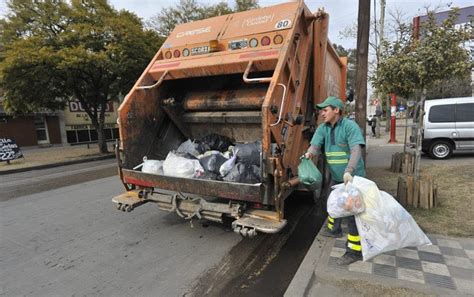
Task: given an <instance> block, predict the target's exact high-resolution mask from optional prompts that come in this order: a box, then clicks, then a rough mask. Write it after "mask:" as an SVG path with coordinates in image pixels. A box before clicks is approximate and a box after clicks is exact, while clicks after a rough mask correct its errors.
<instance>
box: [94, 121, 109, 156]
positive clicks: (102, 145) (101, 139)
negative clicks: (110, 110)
mask: <svg viewBox="0 0 474 297" xmlns="http://www.w3.org/2000/svg"><path fill="white" fill-rule="evenodd" d="M98 124H99V125H98V127H96V130H97V144H98V146H99V152H100V153H101V154H107V153H108V152H109V151H108V149H107V142H106V139H105V133H104V123H103V122H102V123H100V121H99V123H98Z"/></svg>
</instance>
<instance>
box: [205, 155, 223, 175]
mask: <svg viewBox="0 0 474 297" xmlns="http://www.w3.org/2000/svg"><path fill="white" fill-rule="evenodd" d="M225 161H227V159H226V158H225V157H224V156H222V155H221V154H212V155H209V156H207V157H203V158H201V159H199V163H201V165H202V167H203V168H204V170H206V171H207V172H212V173H216V174H219V168H221V165H222V164H224V162H225Z"/></svg>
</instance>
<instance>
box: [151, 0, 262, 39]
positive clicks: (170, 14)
mask: <svg viewBox="0 0 474 297" xmlns="http://www.w3.org/2000/svg"><path fill="white" fill-rule="evenodd" d="M254 8H258V3H257V0H235V5H234V7H233V8H231V7H230V6H229V5H228V4H227V2H225V1H221V2H219V3H217V4H215V5H206V4H202V3H199V2H198V1H197V0H180V1H179V3H178V4H177V5H176V6H169V7H166V8H163V9H162V10H161V12H160V13H158V14H157V15H155V16H154V17H152V18H151V19H150V20H148V22H147V25H148V26H149V27H150V28H152V29H154V30H155V31H156V32H158V34H159V35H160V36H162V37H166V36H168V35H169V34H170V33H171V31H173V29H174V27H175V26H176V25H179V24H183V23H188V22H192V21H197V20H202V19H206V18H210V17H215V16H219V15H225V14H229V13H233V12H239V11H245V10H249V9H254Z"/></svg>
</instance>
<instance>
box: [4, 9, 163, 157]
mask: <svg viewBox="0 0 474 297" xmlns="http://www.w3.org/2000/svg"><path fill="white" fill-rule="evenodd" d="M7 5H8V8H9V14H8V15H7V17H6V18H5V19H3V20H2V21H1V26H2V27H3V29H4V31H3V32H4V34H3V35H2V36H1V37H0V38H1V42H0V44H2V45H3V46H4V47H5V50H4V52H3V54H2V56H0V75H1V80H0V88H3V90H4V91H5V94H4V98H5V106H6V108H7V110H9V111H10V112H12V113H25V112H30V111H36V110H39V109H42V108H48V109H52V110H55V109H62V108H64V106H65V104H66V103H67V101H69V100H78V101H79V102H80V103H81V104H82V106H83V107H84V109H85V111H86V113H87V114H88V116H89V118H90V120H91V123H92V125H93V126H94V128H95V129H96V130H97V135H98V145H99V150H100V152H101V153H105V152H107V145H106V142H105V134H104V130H103V128H104V118H105V110H106V106H107V104H108V103H109V102H111V101H114V100H117V99H118V96H119V94H120V93H122V94H125V93H127V92H128V91H129V90H130V88H131V87H132V86H133V84H134V82H135V81H136V80H137V78H138V76H139V75H140V74H141V72H142V71H143V69H144V68H145V67H146V65H147V64H148V63H149V61H150V60H151V58H152V57H153V55H154V54H155V52H156V51H157V49H158V48H159V47H160V44H161V43H162V40H161V39H160V38H159V37H158V36H157V34H156V33H155V32H152V31H150V30H144V29H143V26H142V24H141V21H140V19H139V18H138V17H137V16H136V15H134V14H132V13H130V12H128V11H124V10H121V11H116V10H115V9H113V8H112V7H111V6H110V5H109V4H108V3H107V1H106V0H72V1H67V0H42V1H38V0H36V1H34V0H11V1H9V2H8V4H7Z"/></svg>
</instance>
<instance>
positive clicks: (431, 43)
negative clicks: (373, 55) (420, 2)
mask: <svg viewBox="0 0 474 297" xmlns="http://www.w3.org/2000/svg"><path fill="white" fill-rule="evenodd" d="M457 16H458V13H457V10H456V9H454V10H452V11H451V12H450V14H449V17H448V18H447V19H446V20H444V21H443V22H442V24H437V23H436V20H435V18H434V13H433V12H429V13H428V18H427V21H425V22H423V23H422V24H421V30H420V38H415V36H413V35H412V36H410V38H401V39H398V40H397V41H395V42H385V44H384V47H383V49H384V50H383V52H382V55H381V59H380V61H379V65H378V68H377V71H376V75H375V77H373V78H372V83H373V86H374V87H376V88H377V89H379V90H381V91H383V92H386V93H396V94H398V95H401V96H403V97H405V98H410V97H411V96H413V95H414V94H415V93H416V92H419V91H420V90H423V89H428V90H429V89H432V88H434V87H435V86H437V85H439V84H441V83H443V81H446V80H447V79H450V78H453V77H461V78H462V77H466V75H468V74H469V73H470V69H471V67H472V63H471V61H470V55H469V51H468V50H467V49H466V48H465V47H464V46H463V43H464V42H466V41H468V40H469V38H470V37H471V36H472V27H470V25H468V26H466V27H463V28H459V27H456V26H455V20H456V18H457Z"/></svg>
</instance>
